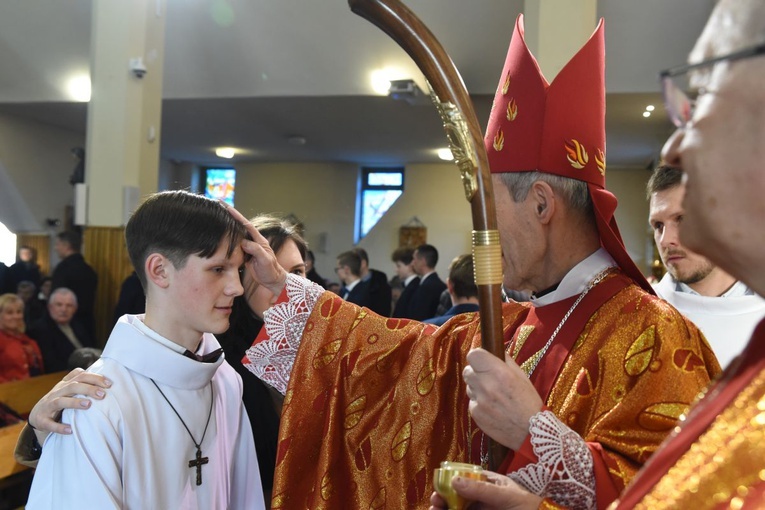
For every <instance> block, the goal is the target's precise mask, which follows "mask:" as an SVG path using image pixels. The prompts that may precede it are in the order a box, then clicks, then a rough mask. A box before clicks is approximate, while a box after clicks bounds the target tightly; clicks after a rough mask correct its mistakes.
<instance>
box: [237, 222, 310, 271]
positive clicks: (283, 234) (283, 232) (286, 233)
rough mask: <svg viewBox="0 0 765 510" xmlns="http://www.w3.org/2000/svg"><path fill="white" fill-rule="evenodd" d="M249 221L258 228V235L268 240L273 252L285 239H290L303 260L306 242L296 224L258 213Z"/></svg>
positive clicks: (277, 249) (305, 253)
mask: <svg viewBox="0 0 765 510" xmlns="http://www.w3.org/2000/svg"><path fill="white" fill-rule="evenodd" d="M250 221H251V222H252V224H253V225H254V226H255V228H257V229H258V232H260V235H262V236H263V237H265V238H266V239H267V240H268V244H269V245H270V246H271V249H272V250H274V253H279V250H281V249H282V246H284V243H285V242H286V241H287V239H292V240H293V241H294V242H295V245H296V246H297V249H298V251H299V252H300V257H301V258H302V259H303V262H305V258H306V255H307V254H308V243H306V242H305V239H303V237H302V236H301V235H300V231H299V228H298V226H297V225H296V224H294V223H292V222H290V221H288V220H285V219H282V218H279V217H277V216H272V215H270V214H260V215H258V216H255V217H254V218H252V219H251V220H250Z"/></svg>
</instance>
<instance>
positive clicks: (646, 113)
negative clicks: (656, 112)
mask: <svg viewBox="0 0 765 510" xmlns="http://www.w3.org/2000/svg"><path fill="white" fill-rule="evenodd" d="M650 116H651V112H643V117H650Z"/></svg>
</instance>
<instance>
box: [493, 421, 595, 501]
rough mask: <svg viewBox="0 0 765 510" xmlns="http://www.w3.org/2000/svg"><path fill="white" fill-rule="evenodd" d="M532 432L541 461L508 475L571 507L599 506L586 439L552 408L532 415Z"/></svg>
mask: <svg viewBox="0 0 765 510" xmlns="http://www.w3.org/2000/svg"><path fill="white" fill-rule="evenodd" d="M529 433H530V435H531V445H532V448H533V450H534V454H535V455H536V456H537V458H538V459H539V462H537V463H536V464H529V465H527V466H524V467H523V468H521V469H519V470H518V471H515V472H514V473H509V474H508V475H507V476H509V477H510V478H512V479H513V480H514V481H516V482H517V483H519V484H520V485H522V486H523V487H525V488H526V489H528V490H529V491H531V492H533V493H534V494H536V495H538V496H542V497H545V498H550V499H551V500H553V501H554V502H555V503H557V504H559V505H563V506H565V507H567V508H572V509H588V510H589V509H591V508H595V503H596V502H595V471H594V464H593V460H592V453H590V449H589V448H588V447H587V443H586V442H585V441H584V439H582V438H581V437H580V436H579V434H577V433H576V432H574V431H573V430H571V429H570V428H568V427H567V426H566V425H565V424H564V423H563V422H561V421H560V420H559V419H558V418H557V417H556V416H555V415H554V414H553V413H552V412H551V411H541V412H539V413H537V414H535V415H534V416H532V417H531V419H530V420H529Z"/></svg>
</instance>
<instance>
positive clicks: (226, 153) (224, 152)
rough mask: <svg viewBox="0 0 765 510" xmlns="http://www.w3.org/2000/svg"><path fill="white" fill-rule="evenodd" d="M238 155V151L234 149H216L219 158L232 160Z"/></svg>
mask: <svg viewBox="0 0 765 510" xmlns="http://www.w3.org/2000/svg"><path fill="white" fill-rule="evenodd" d="M235 154H236V149H234V148H233V147H218V148H217V149H215V155H216V156H218V157H219V158H225V159H231V158H233V157H234V155H235Z"/></svg>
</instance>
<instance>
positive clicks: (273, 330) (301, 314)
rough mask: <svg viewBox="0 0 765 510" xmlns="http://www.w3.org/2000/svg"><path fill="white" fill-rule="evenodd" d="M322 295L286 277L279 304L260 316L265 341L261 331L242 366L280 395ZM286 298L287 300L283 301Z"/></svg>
mask: <svg viewBox="0 0 765 510" xmlns="http://www.w3.org/2000/svg"><path fill="white" fill-rule="evenodd" d="M324 292H325V291H324V289H323V288H321V287H320V286H319V285H316V284H315V283H313V282H311V281H310V280H306V279H305V278H301V277H299V276H297V275H294V274H288V275H287V283H286V285H285V289H284V292H283V293H282V295H281V296H280V298H279V301H278V302H277V303H276V304H275V305H274V306H272V307H271V308H269V309H268V310H266V311H265V313H264V314H263V320H264V322H265V325H264V326H263V329H264V330H265V338H264V332H263V331H261V333H260V335H258V339H257V340H256V341H255V343H254V344H252V347H250V348H249V349H247V352H246V353H245V355H244V359H243V360H242V363H243V364H244V366H245V367H247V369H248V370H249V371H250V372H252V373H253V374H255V376H256V377H257V378H258V379H260V380H262V381H263V382H265V383H266V384H268V385H270V386H273V387H274V388H275V389H276V390H277V391H278V392H279V393H281V394H282V395H284V394H285V393H286V392H287V385H288V384H289V382H290V372H291V371H292V365H293V364H294V363H295V355H296V354H297V350H298V347H300V340H301V338H302V336H303V330H304V329H305V325H306V322H308V317H309V316H310V315H311V310H313V307H314V306H315V305H316V303H317V302H318V300H319V296H321V295H322V294H323V293H324ZM285 294H286V300H284V299H283V298H284V297H285Z"/></svg>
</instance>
